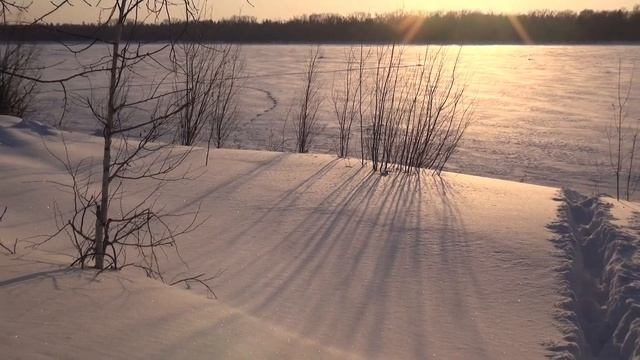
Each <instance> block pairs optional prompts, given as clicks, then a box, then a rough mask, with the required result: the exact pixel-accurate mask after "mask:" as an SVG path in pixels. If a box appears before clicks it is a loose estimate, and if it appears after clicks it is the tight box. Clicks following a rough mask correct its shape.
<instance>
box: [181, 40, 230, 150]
mask: <svg viewBox="0 0 640 360" xmlns="http://www.w3.org/2000/svg"><path fill="white" fill-rule="evenodd" d="M178 54H179V56H178V57H177V61H176V72H177V77H176V82H175V89H176V92H175V94H176V96H177V97H178V98H183V99H184V104H185V106H184V108H183V109H182V111H180V112H179V113H178V114H177V115H178V126H177V128H176V130H177V132H176V140H177V142H178V143H180V144H182V145H188V146H192V145H196V144H198V143H200V142H201V141H202V140H206V142H207V150H209V149H210V147H211V145H213V146H215V147H216V148H221V147H223V146H224V144H225V142H226V141H227V139H228V138H229V136H230V135H231V133H232V131H233V130H234V129H235V127H236V125H237V121H236V120H237V118H236V113H237V107H238V103H237V96H238V84H237V82H238V78H239V77H240V72H241V71H242V63H241V60H240V49H239V47H238V46H235V45H204V44H200V43H184V44H181V45H179V46H178ZM208 153H209V151H207V155H208ZM208 158H209V157H208V156H207V161H208Z"/></svg>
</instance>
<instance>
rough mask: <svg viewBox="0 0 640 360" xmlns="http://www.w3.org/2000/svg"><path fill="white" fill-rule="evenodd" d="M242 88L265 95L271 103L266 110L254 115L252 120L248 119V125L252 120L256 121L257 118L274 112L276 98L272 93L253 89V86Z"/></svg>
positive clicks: (276, 102) (256, 88)
mask: <svg viewBox="0 0 640 360" xmlns="http://www.w3.org/2000/svg"><path fill="white" fill-rule="evenodd" d="M243 88H245V89H249V90H254V91H258V92H261V93H263V94H265V95H266V96H267V98H268V99H269V100H270V101H271V107H269V108H267V109H266V110H263V111H262V112H258V113H256V116H254V117H253V118H251V119H249V122H250V123H251V122H253V121H254V120H256V119H258V118H259V117H262V116H264V115H266V114H268V113H270V112H271V111H273V110H275V109H276V107H278V99H276V97H275V96H273V93H272V92H271V91H269V90H265V89H261V88H258V87H253V86H243Z"/></svg>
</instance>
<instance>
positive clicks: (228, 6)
mask: <svg viewBox="0 0 640 360" xmlns="http://www.w3.org/2000/svg"><path fill="white" fill-rule="evenodd" d="M31 1H32V2H33V4H32V8H31V16H34V15H36V14H39V13H44V12H46V11H47V10H48V9H50V8H51V2H50V1H47V0H35V1H33V0H31ZM54 1H57V0H54ZM208 2H209V7H210V8H211V10H212V11H211V12H212V13H213V16H212V17H213V18H216V19H219V18H226V17H230V16H233V15H248V16H255V17H257V18H258V19H288V18H291V17H294V16H298V15H303V14H312V13H338V14H349V13H354V12H367V13H371V14H375V13H384V12H391V11H396V10H402V9H404V10H406V11H438V10H480V11H485V12H509V13H514V12H528V11H531V10H542V9H550V10H582V9H587V8H588V9H619V8H623V7H624V8H628V9H632V8H633V6H634V4H640V0H564V1H563V0H518V1H514V0H487V1H479V0H317V1H306V0H251V3H252V4H253V6H251V5H249V4H248V3H247V2H246V0H208ZM72 3H73V4H74V5H75V6H73V7H67V8H66V9H63V11H58V12H57V13H56V14H54V15H52V16H50V17H48V18H47V19H48V21H51V22H74V23H80V22H83V21H85V22H93V21H95V20H96V19H97V17H98V15H97V11H96V10H95V9H91V8H89V7H87V6H86V5H83V1H82V0H72Z"/></svg>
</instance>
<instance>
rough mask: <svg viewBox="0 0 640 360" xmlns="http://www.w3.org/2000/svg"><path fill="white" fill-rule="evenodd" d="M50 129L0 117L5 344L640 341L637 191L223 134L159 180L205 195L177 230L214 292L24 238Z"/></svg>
mask: <svg viewBox="0 0 640 360" xmlns="http://www.w3.org/2000/svg"><path fill="white" fill-rule="evenodd" d="M60 135H61V133H60V132H58V131H56V130H52V129H48V128H43V127H41V126H38V125H37V124H34V123H30V122H26V123H25V122H22V123H20V122H19V120H18V119H12V118H6V117H2V118H0V201H1V202H2V205H7V206H8V207H9V210H8V213H7V216H6V218H5V221H4V222H3V223H2V224H0V237H2V239H3V240H4V241H5V242H10V241H12V239H14V238H19V239H22V240H21V241H20V242H19V245H18V255H15V256H0V301H1V306H0V323H1V324H2V325H1V326H0V354H3V355H2V357H3V358H9V359H13V358H68V359H76V358H77V359H85V358H89V357H94V358H95V357H97V358H127V359H129V358H141V359H142V358H144V359H151V358H153V359H156V358H167V359H176V358H182V359H194V358H202V359H210V358H225V359H226V358H237V359H247V358H261V359H262V358H273V359H283V358H290V359H299V358H319V359H339V358H351V359H359V358H361V359H543V358H545V357H551V358H556V359H602V360H604V359H611V360H617V359H620V360H622V359H634V360H635V359H640V316H639V315H640V314H639V312H638V311H639V310H638V309H640V252H639V251H638V230H639V229H640V227H639V226H638V219H639V216H638V213H639V211H640V206H639V205H638V204H636V203H618V202H613V201H611V200H607V199H604V198H603V199H595V198H587V197H583V196H581V195H579V194H577V193H574V192H571V191H566V192H562V191H560V190H559V189H557V188H551V187H543V186H536V185H529V184H523V183H519V182H511V181H504V180H495V179H488V178H483V177H476V176H470V175H462V174H456V173H445V174H444V175H443V177H442V178H436V177H432V176H430V175H428V174H423V175H422V176H420V177H418V176H402V175H399V174H391V175H389V176H380V175H377V174H372V173H371V172H370V171H369V169H367V168H364V169H363V168H361V167H360V165H359V162H357V161H354V160H338V159H336V158H335V157H334V156H327V155H298V154H290V153H272V152H261V151H248V150H244V151H239V150H220V151H214V152H213V153H212V154H211V158H210V165H209V167H206V168H204V167H202V163H203V157H204V152H203V151H195V152H194V153H193V154H192V155H191V157H190V158H189V160H188V163H187V164H186V165H189V166H191V167H192V169H193V170H195V171H196V172H197V173H199V174H200V175H199V176H198V177H197V178H196V179H194V180H185V181H181V182H175V183H170V184H168V185H167V186H166V187H165V188H164V189H163V192H162V195H161V197H160V199H159V200H160V201H161V203H162V204H164V205H166V206H167V208H168V209H171V210H175V211H176V212H184V211H189V210H193V209H195V208H197V207H198V206H201V211H202V216H204V217H205V218H207V221H206V222H205V223H204V224H203V225H202V226H201V227H199V228H198V229H197V230H196V231H195V232H193V233H191V234H189V235H188V236H187V237H185V238H183V239H182V241H180V249H181V254H182V258H183V259H184V261H185V262H186V263H188V264H189V269H188V271H189V272H192V273H200V272H206V273H209V274H212V273H213V274H215V273H217V272H218V271H220V270H224V272H223V273H222V275H221V276H220V277H219V278H217V279H216V280H215V281H214V283H213V285H214V289H215V291H216V293H217V295H218V297H219V300H210V299H207V298H206V297H205V296H204V295H205V294H204V293H203V291H201V290H198V289H193V290H191V291H186V290H183V289H182V288H179V287H168V286H165V285H162V284H161V283H160V282H156V281H152V280H148V279H146V278H144V277H142V275H141V274H140V273H138V272H136V271H133V270H125V271H122V272H118V273H108V274H103V275H102V276H99V277H98V278H97V279H95V278H94V273H93V272H92V271H87V272H81V271H77V270H69V269H65V265H68V264H69V262H70V261H71V258H70V254H71V253H72V251H71V249H70V244H69V243H68V242H67V241H66V240H65V239H59V240H56V241H54V242H52V243H48V244H47V245H46V246H43V247H40V248H38V249H37V250H35V249H29V248H25V247H26V246H28V245H29V244H32V243H33V242H36V241H38V239H40V238H38V237H37V236H38V235H43V234H50V233H51V232H53V231H55V228H56V227H55V224H54V222H53V219H52V211H53V209H52V207H53V203H54V202H57V203H58V204H59V205H60V206H61V210H62V211H65V210H68V207H69V206H70V203H69V194H68V193H65V192H64V191H63V189H61V187H60V186H59V185H57V184H56V183H61V182H62V183H64V182H68V180H69V179H68V178H67V177H66V176H65V174H64V171H63V169H62V168H61V166H60V165H59V164H58V163H56V162H54V161H52V159H51V155H50V154H49V151H50V152H53V153H56V154H62V153H63V151H64V150H63V145H62V142H61V137H60ZM64 136H65V139H66V141H67V143H68V144H69V155H70V158H71V160H72V161H78V160H80V159H82V158H84V157H87V156H92V155H93V156H96V160H98V159H99V156H98V155H99V154H100V151H101V143H100V138H98V137H93V136H87V135H85V134H81V133H65V134H64ZM45 145H46V149H45ZM47 149H48V150H47ZM97 162H98V161H96V163H97ZM149 185H150V184H148V183H144V182H143V183H139V184H137V185H135V186H134V187H132V188H130V189H129V193H128V196H127V197H126V198H125V202H127V201H131V202H134V201H136V199H139V198H140V197H141V196H145V195H144V193H145V190H146V189H148V188H149ZM163 265H164V269H165V270H166V272H167V277H171V276H172V275H175V274H177V273H179V272H182V271H184V270H185V268H184V265H183V264H182V262H181V261H180V260H179V259H177V258H176V257H175V256H169V257H167V258H166V259H163ZM96 347H97V348H99V350H98V351H97V352H96V350H95V349H96Z"/></svg>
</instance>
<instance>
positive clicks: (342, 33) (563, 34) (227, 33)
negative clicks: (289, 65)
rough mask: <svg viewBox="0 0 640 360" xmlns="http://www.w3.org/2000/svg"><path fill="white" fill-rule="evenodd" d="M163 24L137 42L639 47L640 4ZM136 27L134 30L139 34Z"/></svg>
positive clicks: (6, 30) (91, 32)
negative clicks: (616, 44) (631, 44)
mask: <svg viewBox="0 0 640 360" xmlns="http://www.w3.org/2000/svg"><path fill="white" fill-rule="evenodd" d="M184 28H185V27H184V26H183V24H180V23H175V22H174V23H167V22H165V23H162V24H146V25H143V26H140V25H137V26H135V27H130V30H129V31H126V37H127V38H130V39H133V40H136V41H149V42H153V41H167V40H171V39H176V38H182V39H184V40H194V39H196V38H197V40H198V41H211V42H215V41H220V42H236V43H271V42H365V43H376V42H405V43H526V42H533V43H555V42H576V43H585V42H637V41H640V6H638V5H637V6H635V7H634V9H633V10H613V11H593V10H583V11H581V12H573V11H561V12H557V11H535V12H531V13H528V14H521V15H512V16H511V15H505V14H490V13H489V14H487V13H480V12H446V13H429V14H407V13H400V12H398V13H390V14H384V15H377V16H370V15H368V14H364V13H357V14H352V15H349V16H340V15H333V14H318V15H308V16H302V17H297V18H294V19H291V20H287V21H273V20H264V21H257V20H256V19H255V18H252V17H247V16H236V17H233V18H230V19H225V20H219V21H202V22H198V23H192V24H190V26H189V32H188V33H186V34H185V33H183V30H184ZM133 29H135V31H134V30H133ZM113 31H114V29H113V28H110V27H105V26H98V25H94V24H48V25H38V26H28V25H9V26H2V27H0V38H1V39H2V40H11V41H61V40H66V41H82V40H83V39H89V38H94V37H97V38H105V39H109V38H111V37H112V34H111V32H113Z"/></svg>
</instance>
